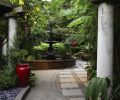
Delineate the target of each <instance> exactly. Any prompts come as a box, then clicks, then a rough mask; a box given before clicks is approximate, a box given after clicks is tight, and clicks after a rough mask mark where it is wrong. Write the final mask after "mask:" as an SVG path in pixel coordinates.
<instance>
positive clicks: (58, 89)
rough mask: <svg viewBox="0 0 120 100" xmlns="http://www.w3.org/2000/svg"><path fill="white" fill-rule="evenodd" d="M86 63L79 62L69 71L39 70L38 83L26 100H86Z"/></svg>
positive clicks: (37, 73)
mask: <svg viewBox="0 0 120 100" xmlns="http://www.w3.org/2000/svg"><path fill="white" fill-rule="evenodd" d="M86 64H87V63H86V62H83V61H77V62H76V66H73V67H72V68H69V69H68V68H67V69H59V70H58V69H57V70H39V71H38V70H37V71H34V73H35V74H36V75H37V81H36V84H35V86H34V87H32V89H31V91H30V93H29V94H28V96H27V97H26V100H85V98H84V92H85V87H86V86H87V72H86V71H85V69H84V67H85V66H86Z"/></svg>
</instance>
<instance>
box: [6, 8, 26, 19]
mask: <svg viewBox="0 0 120 100" xmlns="http://www.w3.org/2000/svg"><path fill="white" fill-rule="evenodd" d="M25 12H26V8H25V7H23V6H20V7H15V8H13V10H12V11H11V12H8V13H6V14H5V15H4V16H5V17H15V16H16V15H17V14H23V13H25Z"/></svg>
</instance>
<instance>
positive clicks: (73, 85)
mask: <svg viewBox="0 0 120 100" xmlns="http://www.w3.org/2000/svg"><path fill="white" fill-rule="evenodd" d="M61 88H62V89H73V88H79V85H78V84H77V83H62V84H61Z"/></svg>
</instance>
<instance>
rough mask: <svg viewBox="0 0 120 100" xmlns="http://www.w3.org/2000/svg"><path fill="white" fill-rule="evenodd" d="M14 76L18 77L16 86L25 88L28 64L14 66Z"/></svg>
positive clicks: (28, 69) (27, 78) (27, 77)
mask: <svg viewBox="0 0 120 100" xmlns="http://www.w3.org/2000/svg"><path fill="white" fill-rule="evenodd" d="M16 74H17V76H18V85H19V86H21V87H26V86H27V85H28V81H29V75H30V67H29V64H18V65H17V66H16Z"/></svg>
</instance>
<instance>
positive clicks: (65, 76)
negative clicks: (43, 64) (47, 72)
mask: <svg viewBox="0 0 120 100" xmlns="http://www.w3.org/2000/svg"><path fill="white" fill-rule="evenodd" d="M59 77H60V78H73V76H72V75H59Z"/></svg>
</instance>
